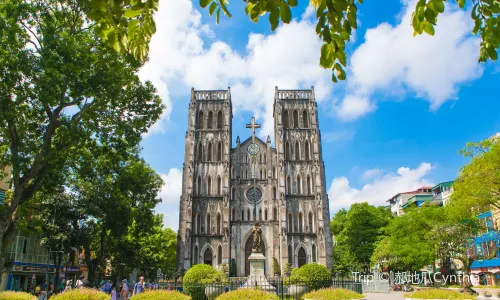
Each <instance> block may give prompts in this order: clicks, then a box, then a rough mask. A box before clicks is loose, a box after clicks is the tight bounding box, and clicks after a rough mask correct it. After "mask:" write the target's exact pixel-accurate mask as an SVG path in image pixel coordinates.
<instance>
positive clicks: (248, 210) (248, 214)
mask: <svg viewBox="0 0 500 300" xmlns="http://www.w3.org/2000/svg"><path fill="white" fill-rule="evenodd" d="M247 220H248V221H251V220H252V219H250V209H247Z"/></svg>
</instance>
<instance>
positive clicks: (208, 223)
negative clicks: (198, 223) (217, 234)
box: [207, 214, 212, 234]
mask: <svg viewBox="0 0 500 300" xmlns="http://www.w3.org/2000/svg"><path fill="white" fill-rule="evenodd" d="M210 226H211V224H210V214H207V234H211V233H212V231H211V230H210V228H211V227H210Z"/></svg>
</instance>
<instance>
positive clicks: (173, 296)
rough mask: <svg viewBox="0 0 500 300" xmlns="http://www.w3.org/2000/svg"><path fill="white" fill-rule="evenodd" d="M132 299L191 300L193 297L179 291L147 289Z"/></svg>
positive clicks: (131, 299)
mask: <svg viewBox="0 0 500 300" xmlns="http://www.w3.org/2000/svg"><path fill="white" fill-rule="evenodd" d="M130 300H191V297H189V296H186V295H184V294H181V293H179V292H177V291H146V292H145V293H140V294H137V295H135V296H133V297H132V298H130Z"/></svg>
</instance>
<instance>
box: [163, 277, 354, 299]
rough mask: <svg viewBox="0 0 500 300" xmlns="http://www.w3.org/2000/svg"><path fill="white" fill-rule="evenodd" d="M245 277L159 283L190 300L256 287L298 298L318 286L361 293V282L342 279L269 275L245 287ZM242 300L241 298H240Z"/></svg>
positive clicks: (281, 296) (279, 294)
mask: <svg viewBox="0 0 500 300" xmlns="http://www.w3.org/2000/svg"><path fill="white" fill-rule="evenodd" d="M246 281H247V278H246V277H231V278H229V280H228V281H227V282H225V283H212V284H202V283H184V284H183V283H182V282H164V283H161V284H160V287H161V288H162V289H168V290H177V291H179V292H181V293H185V294H188V295H190V296H191V298H192V300H206V299H207V295H206V293H207V292H208V293H210V292H212V293H214V294H222V293H227V292H229V291H232V290H236V289H240V288H256V289H261V290H264V291H268V292H270V293H273V294H275V295H277V296H278V297H279V299H280V300H284V299H294V300H295V299H300V297H302V295H303V294H304V293H306V292H308V291H312V290H316V289H320V288H343V289H347V290H351V291H354V292H357V293H360V294H361V293H363V286H362V283H361V282H355V281H344V280H327V281H318V280H307V281H296V280H295V281H293V282H290V281H289V280H288V279H287V278H283V277H269V278H268V280H267V281H265V280H263V281H258V282H257V283H255V282H253V283H252V286H247V287H245V283H246ZM242 300H243V299H242Z"/></svg>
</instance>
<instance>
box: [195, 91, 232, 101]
mask: <svg viewBox="0 0 500 300" xmlns="http://www.w3.org/2000/svg"><path fill="white" fill-rule="evenodd" d="M194 97H195V99H196V100H226V99H229V92H228V91H224V90H223V91H194Z"/></svg>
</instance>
